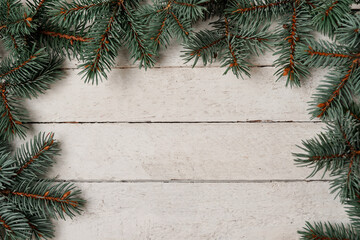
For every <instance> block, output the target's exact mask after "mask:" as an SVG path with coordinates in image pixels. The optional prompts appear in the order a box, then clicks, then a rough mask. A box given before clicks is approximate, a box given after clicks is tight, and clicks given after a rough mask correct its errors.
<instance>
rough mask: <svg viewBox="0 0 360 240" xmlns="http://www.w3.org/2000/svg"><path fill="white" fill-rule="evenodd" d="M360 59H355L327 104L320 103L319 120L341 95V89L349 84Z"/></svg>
mask: <svg viewBox="0 0 360 240" xmlns="http://www.w3.org/2000/svg"><path fill="white" fill-rule="evenodd" d="M359 60H360V59H355V60H353V61H352V63H351V65H350V67H349V69H348V71H347V72H346V75H345V76H344V77H343V78H342V79H341V81H340V82H339V83H338V85H337V86H336V87H335V90H334V91H333V92H332V94H331V95H330V97H329V98H328V100H327V101H326V102H323V103H319V104H318V105H317V106H318V107H319V108H320V111H321V112H320V114H319V115H317V117H318V118H320V117H322V116H323V115H324V114H325V113H326V111H327V110H328V109H329V107H330V106H331V104H332V102H333V101H334V100H335V99H336V97H338V96H339V95H340V91H341V89H342V88H343V87H344V86H345V84H346V83H347V82H348V80H349V78H350V76H351V74H352V73H353V71H354V69H355V68H356V67H357V66H358V63H359Z"/></svg>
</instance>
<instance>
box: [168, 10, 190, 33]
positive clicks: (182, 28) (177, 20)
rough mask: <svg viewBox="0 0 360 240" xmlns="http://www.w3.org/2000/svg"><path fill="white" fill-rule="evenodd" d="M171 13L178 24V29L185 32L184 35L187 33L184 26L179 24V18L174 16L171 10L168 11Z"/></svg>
mask: <svg viewBox="0 0 360 240" xmlns="http://www.w3.org/2000/svg"><path fill="white" fill-rule="evenodd" d="M170 13H171V15H172V16H173V18H174V19H175V21H176V23H177V24H178V25H179V27H180V29H181V30H182V31H183V32H184V33H185V35H189V32H187V31H186V30H185V28H184V26H183V25H182V24H181V22H180V21H179V19H178V18H177V17H176V15H175V14H174V12H173V11H170Z"/></svg>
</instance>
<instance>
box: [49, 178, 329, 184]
mask: <svg viewBox="0 0 360 240" xmlns="http://www.w3.org/2000/svg"><path fill="white" fill-rule="evenodd" d="M55 182H72V183H172V184H177V183H179V184H183V183H190V184H202V183H203V184H209V183H219V184H225V183H226V184H227V183H235V184H241V183H260V184H261V183H296V182H301V183H310V182H330V179H314V180H311V179H269V180H241V179H238V180H221V179H219V180H210V179H208V180H196V179H141V180H140V179H139V180H136V179H133V180H132V179H129V180H96V179H95V180H77V179H67V180H63V179H55Z"/></svg>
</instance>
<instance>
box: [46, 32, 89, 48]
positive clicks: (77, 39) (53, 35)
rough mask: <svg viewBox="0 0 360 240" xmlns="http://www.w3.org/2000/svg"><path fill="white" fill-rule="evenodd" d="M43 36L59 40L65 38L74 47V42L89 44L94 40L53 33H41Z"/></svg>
mask: <svg viewBox="0 0 360 240" xmlns="http://www.w3.org/2000/svg"><path fill="white" fill-rule="evenodd" d="M40 33H41V34H44V35H47V36H51V37H57V38H64V39H67V40H69V41H70V44H71V45H73V44H74V42H89V41H91V40H92V38H84V37H81V36H73V35H69V34H64V33H59V32H52V31H41V32H40Z"/></svg>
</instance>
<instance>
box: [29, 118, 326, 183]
mask: <svg viewBox="0 0 360 240" xmlns="http://www.w3.org/2000/svg"><path fill="white" fill-rule="evenodd" d="M322 126H324V125H322V124H316V123H281V124H280V123H276V124H255V123H247V124H40V125H38V124H36V125H34V126H33V127H34V132H38V131H45V132H50V131H53V132H55V136H56V139H58V140H59V141H60V143H61V146H62V152H61V153H62V155H61V156H60V157H58V158H57V162H58V163H57V164H56V166H55V167H54V168H53V172H52V173H51V176H53V177H55V176H58V177H59V178H60V179H68V180H73V179H76V180H91V181H112V180H116V181H122V180H125V181H132V180H171V179H190V180H269V179H271V180H276V179H283V180H284V179H293V180H294V179H305V178H306V176H308V175H309V174H310V172H311V170H310V169H309V168H300V167H296V166H295V165H294V161H293V159H294V157H293V156H292V155H291V153H292V152H300V149H298V148H297V147H296V145H297V144H299V145H300V144H301V140H305V139H308V138H311V137H313V136H315V133H316V132H319V131H320V129H321V127H322ZM320 177H321V174H319V176H317V178H315V179H319V178H320Z"/></svg>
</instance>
